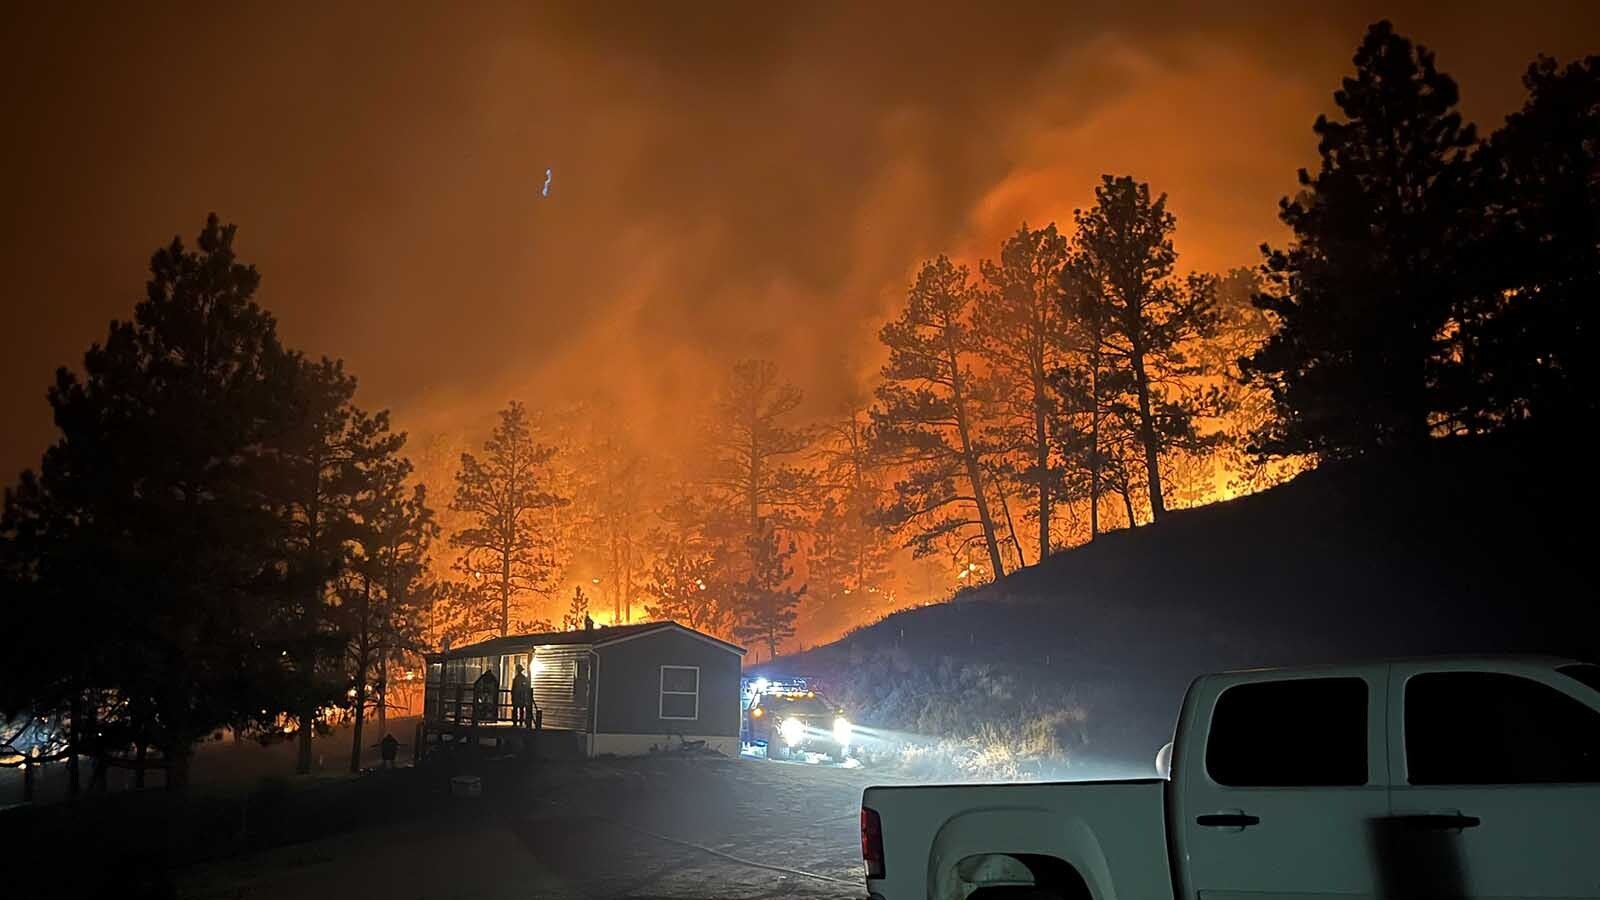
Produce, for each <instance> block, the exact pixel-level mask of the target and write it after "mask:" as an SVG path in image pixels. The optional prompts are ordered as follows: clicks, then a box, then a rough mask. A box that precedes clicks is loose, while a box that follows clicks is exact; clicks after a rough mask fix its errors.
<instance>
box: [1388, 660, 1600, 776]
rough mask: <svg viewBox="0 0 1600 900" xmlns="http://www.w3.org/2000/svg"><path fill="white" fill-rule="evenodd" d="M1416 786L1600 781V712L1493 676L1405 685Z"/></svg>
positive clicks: (1455, 675) (1446, 676)
mask: <svg viewBox="0 0 1600 900" xmlns="http://www.w3.org/2000/svg"><path fill="white" fill-rule="evenodd" d="M1405 703H1406V710H1405V742H1406V778H1407V780H1408V781H1409V782H1410V783H1411V784H1563V783H1565V784H1572V783H1585V782H1588V783H1593V782H1600V713H1597V712H1595V711H1594V710H1592V709H1590V708H1589V707H1587V706H1585V705H1583V703H1581V702H1579V701H1578V700H1576V699H1574V698H1572V697H1568V696H1567V695H1566V694H1563V693H1561V692H1560V691H1558V690H1556V689H1555V688H1552V687H1550V686H1548V685H1544V684H1540V683H1539V682H1537V681H1533V680H1532V679H1528V678H1520V677H1518V676H1516V675H1504V674H1500V673H1495V672H1429V673H1426V674H1422V675H1414V676H1412V677H1411V679H1410V680H1408V681H1407V682H1406V699H1405Z"/></svg>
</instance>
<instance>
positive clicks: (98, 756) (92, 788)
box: [89, 750, 111, 794]
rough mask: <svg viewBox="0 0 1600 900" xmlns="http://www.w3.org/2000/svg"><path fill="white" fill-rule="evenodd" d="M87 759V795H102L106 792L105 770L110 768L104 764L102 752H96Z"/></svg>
mask: <svg viewBox="0 0 1600 900" xmlns="http://www.w3.org/2000/svg"><path fill="white" fill-rule="evenodd" d="M89 759H90V766H89V793H91V794H104V793H105V792H106V770H107V769H109V768H111V767H110V766H108V765H107V764H106V755H105V753H104V752H103V751H99V750H97V751H95V754H94V755H93V756H92V757H90V758H89Z"/></svg>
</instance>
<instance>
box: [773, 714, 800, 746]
mask: <svg viewBox="0 0 1600 900" xmlns="http://www.w3.org/2000/svg"><path fill="white" fill-rule="evenodd" d="M778 732H779V733H780V734H782V735H783V742H784V743H785V744H788V745H789V746H791V747H793V746H794V745H796V744H798V743H800V742H801V741H802V740H804V739H805V736H806V723H804V722H802V721H800V720H799V719H796V718H792V717H791V718H788V719H784V720H783V724H782V725H779V726H778Z"/></svg>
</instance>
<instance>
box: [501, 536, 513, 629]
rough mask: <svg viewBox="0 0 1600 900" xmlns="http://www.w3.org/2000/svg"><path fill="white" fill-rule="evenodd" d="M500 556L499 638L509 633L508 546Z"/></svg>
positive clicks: (509, 584)
mask: <svg viewBox="0 0 1600 900" xmlns="http://www.w3.org/2000/svg"><path fill="white" fill-rule="evenodd" d="M505 550H506V552H505V553H503V554H501V555H500V636H501V637H505V636H506V635H508V634H510V633H511V553H512V548H511V546H510V545H508V546H507V547H506V548H505Z"/></svg>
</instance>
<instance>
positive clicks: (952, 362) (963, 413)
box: [946, 347, 1006, 581]
mask: <svg viewBox="0 0 1600 900" xmlns="http://www.w3.org/2000/svg"><path fill="white" fill-rule="evenodd" d="M946 353H947V354H948V360H947V362H948V364H949V366H950V372H951V379H950V398H951V405H952V406H953V407H954V408H955V414H956V431H957V433H958V434H959V435H960V437H961V457H962V461H963V462H964V463H965V464H966V467H967V480H968V481H970V482H971V483H972V499H973V502H974V503H976V504H977V507H978V524H980V525H981V526H983V541H984V543H985V544H987V545H988V548H989V564H990V565H991V566H993V567H994V570H993V573H992V575H993V577H994V580H995V581H999V580H1000V579H1001V578H1002V577H1003V576H1004V575H1005V574H1006V567H1005V563H1004V562H1002V561H1001V560H1000V541H999V540H998V539H997V538H996V537H995V533H994V518H993V516H991V515H990V514H989V500H988V498H987V497H985V496H984V495H983V474H982V473H981V472H980V471H979V464H978V453H977V450H976V449H974V448H973V446H972V435H971V432H970V431H969V429H968V428H967V409H966V402H967V401H966V397H965V395H964V393H963V391H962V386H961V374H960V373H961V361H960V360H959V359H958V358H957V357H956V352H955V348H954V347H950V348H948V349H947V351H946Z"/></svg>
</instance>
